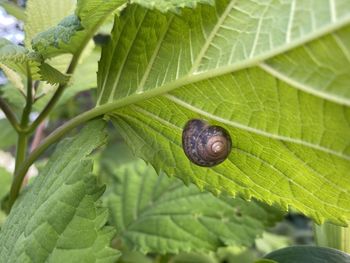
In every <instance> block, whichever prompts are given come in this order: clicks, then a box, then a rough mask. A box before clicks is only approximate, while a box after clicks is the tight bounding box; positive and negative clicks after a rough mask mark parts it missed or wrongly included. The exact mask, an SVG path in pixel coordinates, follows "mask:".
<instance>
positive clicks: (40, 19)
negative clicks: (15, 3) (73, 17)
mask: <svg viewBox="0 0 350 263" xmlns="http://www.w3.org/2000/svg"><path fill="white" fill-rule="evenodd" d="M74 7H75V0H60V1H56V0H28V1H27V4H26V11H25V14H26V23H25V26H24V31H25V35H26V36H25V37H26V38H25V44H26V47H30V46H31V44H30V43H31V40H32V39H33V38H34V37H35V36H36V35H37V34H38V33H40V32H43V31H45V30H48V29H49V28H51V27H53V26H56V25H57V23H58V22H59V21H61V20H62V19H63V18H64V17H66V16H68V15H70V14H72V13H73V11H74Z"/></svg>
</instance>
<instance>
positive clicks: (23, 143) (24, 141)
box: [14, 132, 28, 181]
mask: <svg viewBox="0 0 350 263" xmlns="http://www.w3.org/2000/svg"><path fill="white" fill-rule="evenodd" d="M27 147H28V135H27V134H26V133H22V132H21V133H19V134H18V139H17V149H16V165H15V174H16V173H17V171H18V169H19V167H20V165H21V164H22V163H23V162H24V160H25V158H26V154H27ZM15 180H16V178H14V181H15Z"/></svg>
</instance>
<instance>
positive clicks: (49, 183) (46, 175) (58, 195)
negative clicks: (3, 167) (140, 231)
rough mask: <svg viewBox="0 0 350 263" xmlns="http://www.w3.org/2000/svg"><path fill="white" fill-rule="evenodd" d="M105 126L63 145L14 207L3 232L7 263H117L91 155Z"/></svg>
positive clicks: (97, 124)
mask: <svg viewBox="0 0 350 263" xmlns="http://www.w3.org/2000/svg"><path fill="white" fill-rule="evenodd" d="M104 128H105V124H104V122H102V121H94V122H91V123H90V124H88V125H87V126H86V127H85V128H84V129H83V130H82V131H81V132H80V133H79V134H78V135H76V136H75V137H74V138H70V139H66V140H64V141H62V142H61V143H60V144H59V145H58V146H57V149H56V151H55V153H54V154H53V156H52V157H51V158H50V160H49V162H48V163H47V165H46V167H45V168H44V170H43V171H42V172H41V174H40V175H39V176H38V177H36V178H35V180H34V182H33V183H32V184H30V186H29V187H28V188H27V189H26V190H25V191H24V193H23V194H22V195H21V196H20V198H19V199H18V200H17V201H16V204H15V206H14V207H13V209H12V211H11V213H10V215H9V217H8V218H7V220H6V222H5V224H4V226H3V228H2V230H1V232H0V258H1V260H2V261H4V262H115V260H116V258H117V255H118V252H117V251H116V250H114V249H112V248H110V247H109V243H110V240H111V238H112V236H113V234H114V233H113V232H114V231H113V230H112V229H111V227H105V226H104V225H105V223H106V220H107V217H108V213H107V210H106V209H105V208H102V207H101V206H100V201H99V198H100V196H101V195H102V193H103V192H104V187H99V186H97V182H96V178H95V176H93V175H92V174H91V171H92V161H91V160H89V159H88V155H89V154H90V153H91V152H92V151H93V150H94V149H96V148H97V147H99V146H101V145H102V144H104V142H105V139H106V134H105V130H104Z"/></svg>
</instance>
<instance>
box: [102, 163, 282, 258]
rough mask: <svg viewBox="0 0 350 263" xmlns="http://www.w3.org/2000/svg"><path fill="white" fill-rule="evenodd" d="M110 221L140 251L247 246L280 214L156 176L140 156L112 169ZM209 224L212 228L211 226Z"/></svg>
mask: <svg viewBox="0 0 350 263" xmlns="http://www.w3.org/2000/svg"><path fill="white" fill-rule="evenodd" d="M113 174H114V176H115V180H116V182H115V183H114V184H113V188H114V190H112V191H113V192H114V193H112V194H111V195H110V196H109V197H108V200H109V207H110V209H111V211H112V212H111V215H112V222H113V223H114V225H115V226H116V229H117V231H118V235H119V236H120V238H121V239H122V241H123V242H124V243H125V245H126V246H127V247H128V248H130V249H133V250H137V251H141V252H144V253H147V252H155V253H178V252H179V251H211V250H214V251H215V250H216V249H217V248H218V247H221V246H225V245H238V246H249V245H251V244H252V243H253V242H254V239H255V238H256V236H257V235H260V234H261V233H262V231H263V230H264V228H266V227H267V226H270V225H271V224H273V223H274V222H276V221H277V220H279V219H281V213H280V212H279V211H278V210H276V209H273V208H272V207H267V206H265V205H262V204H260V203H257V202H246V201H243V200H242V199H239V198H236V199H232V198H227V197H219V198H217V197H215V196H213V195H212V194H211V193H209V192H200V191H199V189H198V188H196V187H195V186H194V185H190V186H185V185H184V184H183V183H182V182H181V181H179V180H178V179H175V178H172V179H170V178H168V177H166V176H165V175H164V174H163V175H161V176H159V177H158V176H157V175H156V172H155V171H154V169H153V168H152V167H150V166H147V165H146V164H145V163H144V162H143V161H141V160H139V161H137V162H132V163H128V164H125V165H122V166H119V167H115V169H114V170H113ZM214 226H215V227H214Z"/></svg>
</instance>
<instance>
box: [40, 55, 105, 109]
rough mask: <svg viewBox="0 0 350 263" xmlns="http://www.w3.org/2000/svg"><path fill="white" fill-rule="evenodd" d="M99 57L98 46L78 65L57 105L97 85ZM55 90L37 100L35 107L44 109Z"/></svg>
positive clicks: (63, 103)
mask: <svg viewBox="0 0 350 263" xmlns="http://www.w3.org/2000/svg"><path fill="white" fill-rule="evenodd" d="M99 58H100V50H99V49H97V48H96V49H95V50H94V51H92V52H91V54H89V56H88V57H86V58H85V59H84V60H83V61H82V63H81V64H79V65H78V67H77V69H76V70H75V72H74V75H73V76H72V77H71V79H70V80H69V86H68V87H67V89H66V90H65V92H64V93H63V95H62V97H61V99H60V100H59V101H58V103H57V106H61V105H65V103H67V101H68V100H69V99H72V98H73V97H74V96H75V95H76V94H78V93H79V92H82V91H84V90H89V89H93V88H96V87H97V84H96V82H97V81H96V72H97V62H98V60H99ZM55 90H56V89H54V88H52V89H51V90H50V91H49V92H48V93H47V94H45V96H43V97H42V98H40V99H39V100H38V101H36V103H35V105H34V108H35V109H36V110H37V111H40V110H41V109H43V107H44V106H45V105H46V104H47V102H48V101H49V100H50V98H51V96H52V95H53V93H54V92H55Z"/></svg>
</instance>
